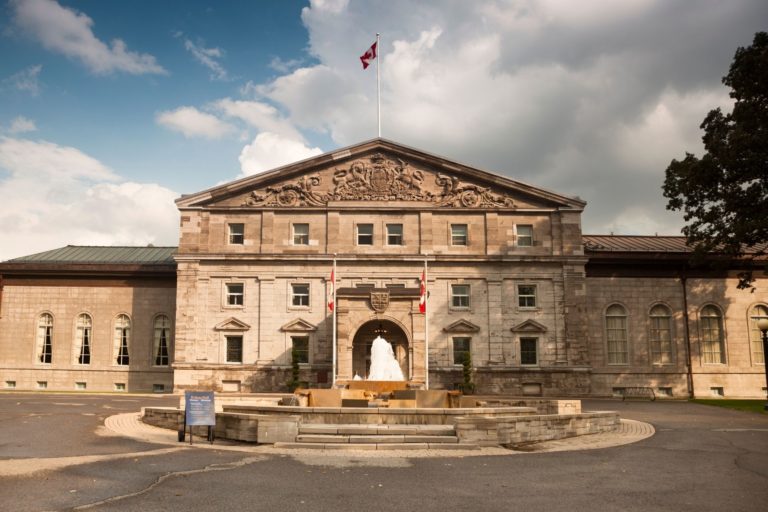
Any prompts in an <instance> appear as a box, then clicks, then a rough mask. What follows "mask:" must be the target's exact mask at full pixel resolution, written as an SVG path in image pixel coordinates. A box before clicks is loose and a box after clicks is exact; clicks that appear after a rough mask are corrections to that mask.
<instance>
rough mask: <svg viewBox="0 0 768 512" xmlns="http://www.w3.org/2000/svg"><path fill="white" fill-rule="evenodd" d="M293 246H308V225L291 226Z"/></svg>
mask: <svg viewBox="0 0 768 512" xmlns="http://www.w3.org/2000/svg"><path fill="white" fill-rule="evenodd" d="M293 245H309V224H294V225H293Z"/></svg>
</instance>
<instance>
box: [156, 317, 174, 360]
mask: <svg viewBox="0 0 768 512" xmlns="http://www.w3.org/2000/svg"><path fill="white" fill-rule="evenodd" d="M170 339H171V321H170V320H169V319H168V317H167V316H165V315H158V316H156V317H155V334H154V348H153V351H152V354H153V356H152V363H153V364H154V365H155V366H168V364H169V363H170V356H169V353H170V348H169V347H170V343H171V342H170Z"/></svg>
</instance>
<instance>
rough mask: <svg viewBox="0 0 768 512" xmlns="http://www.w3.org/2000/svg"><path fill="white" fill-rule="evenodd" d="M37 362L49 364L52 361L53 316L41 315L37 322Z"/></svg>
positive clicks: (48, 314)
mask: <svg viewBox="0 0 768 512" xmlns="http://www.w3.org/2000/svg"><path fill="white" fill-rule="evenodd" d="M37 361H38V362H39V363H43V364H51V362H52V361H53V315H51V314H50V313H43V314H42V315H40V317H39V318H38V320H37Z"/></svg>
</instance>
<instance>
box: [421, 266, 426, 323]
mask: <svg viewBox="0 0 768 512" xmlns="http://www.w3.org/2000/svg"><path fill="white" fill-rule="evenodd" d="M426 312H427V276H426V271H422V272H421V289H420V291H419V313H426Z"/></svg>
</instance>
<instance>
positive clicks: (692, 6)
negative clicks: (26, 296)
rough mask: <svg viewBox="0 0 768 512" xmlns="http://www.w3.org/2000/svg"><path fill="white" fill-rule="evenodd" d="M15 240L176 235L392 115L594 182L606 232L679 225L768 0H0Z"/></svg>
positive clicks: (6, 197)
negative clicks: (681, 166)
mask: <svg viewBox="0 0 768 512" xmlns="http://www.w3.org/2000/svg"><path fill="white" fill-rule="evenodd" d="M0 1H3V2H5V3H4V4H1V5H0V261H2V260H5V259H9V258H13V257H17V256H22V255H25V254H32V253H35V252H40V251H44V250H49V249H53V248H56V247H61V246H64V245H68V244H73V245H146V244H150V243H151V244H154V245H175V244H176V243H177V242H178V211H177V209H176V207H175V205H174V202H173V200H174V199H175V198H177V197H179V196H180V195H181V194H188V193H194V192H197V191H200V190H203V189H206V188H209V187H212V186H215V185H217V184H221V183H224V182H227V181H230V180H233V179H236V178H240V177H243V176H247V175H251V174H255V173H259V172H263V171H265V170H269V169H272V168H275V167H277V166H280V165H283V164H286V163H290V162H293V161H297V160H301V159H305V158H308V157H311V156H314V155H317V154H321V153H324V152H327V151H332V150H334V149H337V148H339V147H344V146H348V145H351V144H356V143H358V142H362V141H365V140H369V139H372V138H374V137H376V135H377V133H376V72H375V68H374V67H369V68H368V69H367V70H365V71H364V70H363V69H362V65H361V63H360V60H359V57H360V55H362V54H363V53H364V52H365V51H366V50H367V49H368V48H369V47H370V45H371V44H372V43H373V42H374V41H375V37H376V33H377V32H379V33H381V47H380V48H379V57H378V64H379V65H380V66H381V68H380V69H381V103H382V121H381V122H382V136H383V137H384V138H387V139H390V140H393V141H395V142H399V143H401V144H405V145H407V146H412V147H416V148H419V149H421V150H423V151H426V152H429V153H434V154H437V155H441V156H444V157H446V158H449V159H453V160H456V161H458V162H461V163H464V164H467V165H470V166H473V167H477V168H480V169H483V170H486V171H489V172H493V173H496V174H500V175H503V176H507V177H509V178H512V179H515V180H518V181H522V182H525V183H529V184H531V185H534V186H540V187H543V188H546V189H550V190H553V191H556V192H558V193H561V194H564V195H568V196H578V197H580V198H582V199H584V200H585V201H587V203H588V204H587V207H586V209H585V211H584V214H583V217H582V221H583V231H584V232H585V233H590V234H608V233H614V234H627V235H633V234H645V235H653V234H660V235H661V234H670V235H676V234H679V233H680V228H681V227H682V225H683V219H682V216H681V215H680V214H679V213H676V212H668V211H666V209H665V205H666V200H665V198H664V197H663V196H662V193H661V186H662V184H663V181H664V170H665V169H666V167H667V165H669V163H670V161H671V160H672V159H673V158H677V159H681V158H683V157H684V156H685V152H686V151H688V152H691V153H694V154H698V155H700V154H701V153H702V151H703V147H702V144H701V135H702V132H701V130H700V128H699V125H700V124H701V122H702V120H703V119H704V117H705V115H706V114H707V112H708V111H709V110H710V109H713V108H716V107H720V108H722V109H723V110H726V111H727V110H729V109H730V108H731V100H730V99H729V97H728V89H727V88H725V87H724V86H723V85H722V82H721V79H722V77H723V76H724V75H725V74H726V73H727V71H728V67H729V65H730V63H731V61H732V59H733V55H734V52H735V51H736V49H737V48H738V47H739V46H747V45H749V44H750V43H751V41H752V38H753V36H754V33H755V32H757V31H760V30H765V29H766V21H768V2H765V1H764V0H622V1H620V2H617V1H615V0H602V1H598V0H579V1H578V2H574V1H571V0H539V1H525V0H487V1H472V2H468V1H464V0H441V1H431V0H381V1H378V0H366V1H356V0H309V1H307V0H304V1H298V0H279V1H278V0H275V1H259V2H254V1H250V0H230V1H227V2H214V1H211V0H208V1H200V0H163V1H160V2H158V1H156V0H130V1H128V0H111V1H108V2H105V1H102V0H81V1H67V0H59V1H56V0H10V1H7V0H0Z"/></svg>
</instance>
